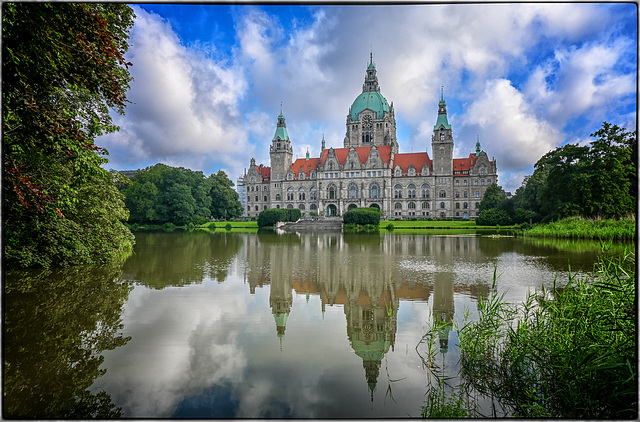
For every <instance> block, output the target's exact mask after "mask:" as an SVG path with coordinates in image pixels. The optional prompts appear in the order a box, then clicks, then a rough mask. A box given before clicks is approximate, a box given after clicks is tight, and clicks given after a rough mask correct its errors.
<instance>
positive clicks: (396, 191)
mask: <svg viewBox="0 0 640 422" xmlns="http://www.w3.org/2000/svg"><path fill="white" fill-rule="evenodd" d="M393 197H394V198H402V186H400V185H395V186H394V187H393Z"/></svg>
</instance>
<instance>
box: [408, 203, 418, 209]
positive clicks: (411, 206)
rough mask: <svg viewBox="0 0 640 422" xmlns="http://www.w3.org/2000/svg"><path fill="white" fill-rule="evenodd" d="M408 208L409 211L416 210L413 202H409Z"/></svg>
mask: <svg viewBox="0 0 640 422" xmlns="http://www.w3.org/2000/svg"><path fill="white" fill-rule="evenodd" d="M408 208H409V209H410V210H415V209H416V203H415V202H409V206H408Z"/></svg>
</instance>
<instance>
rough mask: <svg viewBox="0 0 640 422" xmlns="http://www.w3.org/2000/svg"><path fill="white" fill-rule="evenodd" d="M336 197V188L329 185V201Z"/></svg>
mask: <svg viewBox="0 0 640 422" xmlns="http://www.w3.org/2000/svg"><path fill="white" fill-rule="evenodd" d="M336 198H337V195H336V186H335V185H329V199H336Z"/></svg>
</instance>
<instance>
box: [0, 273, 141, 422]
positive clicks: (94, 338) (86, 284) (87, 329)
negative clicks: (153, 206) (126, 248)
mask: <svg viewBox="0 0 640 422" xmlns="http://www.w3.org/2000/svg"><path fill="white" fill-rule="evenodd" d="M121 275H122V269H121V265H120V264H113V263H112V264H108V265H105V266H75V267H71V268H64V269H53V270H38V271H20V272H9V273H7V274H6V277H5V289H4V299H5V306H6V307H5V310H4V321H3V322H4V337H3V339H4V354H3V360H4V372H3V387H4V389H3V393H4V395H3V403H2V406H3V416H4V417H8V418H16V419H89V418H115V417H122V409H120V408H116V406H115V405H114V404H113V403H111V398H110V397H109V395H108V394H107V393H106V392H104V391H95V390H94V391H92V390H89V388H90V387H91V386H92V385H93V384H94V382H95V380H96V379H97V378H98V377H100V376H101V375H103V374H104V373H105V371H106V370H105V369H102V368H100V366H101V364H102V362H103V359H104V358H103V357H102V353H103V352H104V351H105V350H113V349H115V348H117V347H120V346H123V345H125V344H126V343H127V342H128V341H129V339H130V338H129V337H123V335H122V319H121V315H122V307H123V305H124V303H125V302H126V300H127V299H128V296H129V293H130V292H131V289H132V288H133V286H132V285H131V284H130V283H125V282H122V281H121V280H120V277H121Z"/></svg>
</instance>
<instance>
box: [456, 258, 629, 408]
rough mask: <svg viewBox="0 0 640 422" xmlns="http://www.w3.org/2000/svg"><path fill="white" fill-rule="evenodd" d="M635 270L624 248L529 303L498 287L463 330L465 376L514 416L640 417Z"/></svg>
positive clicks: (533, 295) (533, 297)
mask: <svg viewBox="0 0 640 422" xmlns="http://www.w3.org/2000/svg"><path fill="white" fill-rule="evenodd" d="M634 277H635V261H634V254H632V253H624V254H623V255H621V256H618V257H613V258H612V257H609V258H604V257H603V258H601V260H600V262H599V263H598V265H597V266H596V269H595V271H594V272H593V273H592V274H590V275H586V276H577V275H571V276H569V280H568V283H567V285H566V286H565V287H563V288H560V287H557V285H556V283H555V282H554V286H553V288H552V289H551V290H550V291H547V290H545V289H543V290H542V291H541V292H538V293H532V294H529V295H528V297H527V299H526V301H524V302H523V303H522V304H518V305H510V304H507V303H505V302H504V300H503V297H502V296H501V295H498V294H496V293H492V294H490V296H489V297H488V298H487V299H486V300H483V301H480V303H479V313H480V318H479V320H478V321H474V322H468V323H467V322H465V323H464V325H463V327H462V328H461V329H460V330H459V332H458V337H459V341H460V356H461V358H460V359H461V362H460V365H461V374H462V377H463V378H464V380H465V382H467V383H469V384H470V385H471V386H472V387H473V388H474V389H476V390H477V391H479V392H481V393H483V394H487V395H493V396H495V397H498V398H499V401H500V402H501V404H502V405H503V406H505V407H506V408H509V409H511V410H512V413H513V415H514V416H522V417H533V418H546V417H564V418H636V417H637V406H638V383H637V352H636V296H635V279H634ZM494 282H495V276H494Z"/></svg>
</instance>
